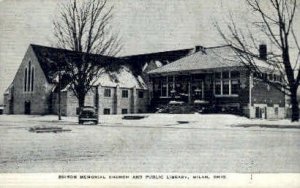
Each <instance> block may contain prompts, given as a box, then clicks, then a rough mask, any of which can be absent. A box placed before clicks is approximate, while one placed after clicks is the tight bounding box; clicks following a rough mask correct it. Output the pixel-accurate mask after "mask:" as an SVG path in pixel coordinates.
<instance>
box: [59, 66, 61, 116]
mask: <svg viewBox="0 0 300 188" xmlns="http://www.w3.org/2000/svg"><path fill="white" fill-rule="evenodd" d="M60 68H61V67H60V65H58V120H61V70H60Z"/></svg>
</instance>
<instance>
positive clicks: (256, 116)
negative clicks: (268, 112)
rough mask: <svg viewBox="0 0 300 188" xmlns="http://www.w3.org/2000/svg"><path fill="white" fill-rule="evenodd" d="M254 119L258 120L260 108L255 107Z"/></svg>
mask: <svg viewBox="0 0 300 188" xmlns="http://www.w3.org/2000/svg"><path fill="white" fill-rule="evenodd" d="M255 118H260V108H259V107H255Z"/></svg>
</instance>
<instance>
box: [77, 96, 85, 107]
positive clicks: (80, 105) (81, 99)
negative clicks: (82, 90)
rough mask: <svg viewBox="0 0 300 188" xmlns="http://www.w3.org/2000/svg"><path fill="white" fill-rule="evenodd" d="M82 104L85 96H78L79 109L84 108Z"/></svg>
mask: <svg viewBox="0 0 300 188" xmlns="http://www.w3.org/2000/svg"><path fill="white" fill-rule="evenodd" d="M84 102H85V95H79V96H78V104H79V109H81V108H82V107H84Z"/></svg>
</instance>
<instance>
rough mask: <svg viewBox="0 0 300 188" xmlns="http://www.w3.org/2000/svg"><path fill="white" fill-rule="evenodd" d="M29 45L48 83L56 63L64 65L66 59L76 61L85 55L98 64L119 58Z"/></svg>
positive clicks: (52, 77)
mask: <svg viewBox="0 0 300 188" xmlns="http://www.w3.org/2000/svg"><path fill="white" fill-rule="evenodd" d="M30 46H31V47H32V49H33V51H34V53H35V55H36V57H37V59H38V62H39V64H40V66H41V68H42V70H43V72H44V74H45V76H46V78H47V81H48V82H49V83H52V82H53V79H54V76H55V73H56V72H57V71H58V65H60V66H61V67H64V66H65V65H66V64H67V61H70V62H76V61H78V60H79V59H80V58H82V56H83V55H87V57H88V58H89V59H90V60H91V62H93V63H97V64H99V65H103V64H105V63H110V62H115V61H120V59H118V58H114V57H109V56H102V55H96V54H86V53H82V52H75V51H71V50H66V49H60V48H52V47H46V46H40V45H36V44H30Z"/></svg>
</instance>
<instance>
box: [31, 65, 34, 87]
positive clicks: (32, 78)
mask: <svg viewBox="0 0 300 188" xmlns="http://www.w3.org/2000/svg"><path fill="white" fill-rule="evenodd" d="M33 84H34V67H32V70H31V91H33Z"/></svg>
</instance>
